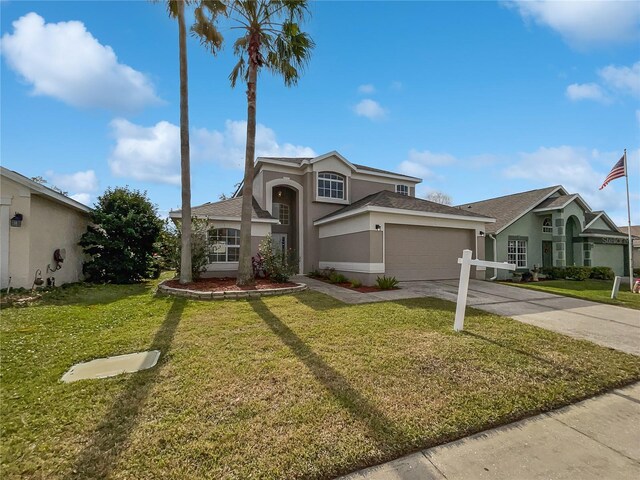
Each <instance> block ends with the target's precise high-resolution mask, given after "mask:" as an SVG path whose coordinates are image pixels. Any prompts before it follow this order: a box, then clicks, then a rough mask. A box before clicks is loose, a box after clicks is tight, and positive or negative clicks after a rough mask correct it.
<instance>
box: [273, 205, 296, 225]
mask: <svg viewBox="0 0 640 480" xmlns="http://www.w3.org/2000/svg"><path fill="white" fill-rule="evenodd" d="M271 213H272V215H273V217H274V218H277V219H278V220H279V221H280V225H289V223H290V218H291V214H290V211H289V205H287V204H286V203H274V204H273V212H271Z"/></svg>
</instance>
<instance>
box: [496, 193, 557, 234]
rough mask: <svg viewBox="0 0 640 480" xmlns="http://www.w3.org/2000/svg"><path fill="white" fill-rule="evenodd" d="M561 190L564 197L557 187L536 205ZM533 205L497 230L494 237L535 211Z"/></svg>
mask: <svg viewBox="0 0 640 480" xmlns="http://www.w3.org/2000/svg"><path fill="white" fill-rule="evenodd" d="M560 190H562V191H563V192H565V195H566V194H567V191H566V190H565V189H564V188H562V187H558V188H556V189H554V190H552V191H551V192H549V194H548V195H547V196H546V197H544V198H543V199H542V200H540V202H539V203H538V204H537V205H539V204H540V203H542V202H544V201H545V200H546V199H547V198H549V197H550V196H551V195H553V194H554V193H556V192H558V191H560ZM535 207H536V206H535V205H533V206H531V207H529V208H528V209H526V210H525V211H524V212H522V213H521V214H520V215H518V216H517V217H516V218H514V219H513V220H511V221H510V222H509V223H507V224H506V225H504V226H503V227H502V228H501V229H500V230H498V231H497V232H496V233H495V235H498V234H499V233H500V232H502V231H503V230H504V229H505V228H507V227H509V226H510V225H513V224H514V223H516V222H517V221H518V220H520V219H521V218H522V217H524V216H525V215H526V214H527V213H529V212H531V211H532V210H533V209H535Z"/></svg>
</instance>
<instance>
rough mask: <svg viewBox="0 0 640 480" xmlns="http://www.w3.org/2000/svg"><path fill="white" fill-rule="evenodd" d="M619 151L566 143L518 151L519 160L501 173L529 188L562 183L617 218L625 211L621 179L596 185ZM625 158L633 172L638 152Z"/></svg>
mask: <svg viewBox="0 0 640 480" xmlns="http://www.w3.org/2000/svg"><path fill="white" fill-rule="evenodd" d="M621 154H622V153H621V152H599V151H597V150H592V151H589V150H587V149H584V148H578V147H571V146H566V145H565V146H560V147H540V148H539V149H538V150H536V151H535V152H530V153H526V152H523V153H520V154H518V157H519V161H518V162H517V163H515V164H513V165H511V166H509V167H508V168H506V169H505V170H504V171H503V175H504V176H505V177H506V178H509V179H523V180H528V181H529V182H530V183H531V188H541V187H547V186H550V185H557V184H562V185H563V186H564V187H565V188H566V189H567V190H568V191H569V193H579V194H580V195H581V196H582V198H584V200H585V201H586V202H587V203H588V204H589V206H591V208H593V209H594V210H605V211H607V213H608V214H609V215H610V216H611V217H612V218H613V219H614V220H615V221H619V219H621V218H622V217H623V214H624V212H626V195H625V193H624V190H625V183H624V181H623V180H619V181H617V182H613V183H611V184H609V185H608V186H607V187H606V188H605V189H603V190H599V187H600V185H602V181H603V180H604V179H605V177H606V176H607V174H608V173H609V171H610V170H611V167H613V165H614V164H615V162H616V161H617V160H619V158H620V156H621ZM628 158H629V165H630V168H631V169H632V171H637V170H638V165H639V164H640V151H637V150H636V151H634V152H631V153H629V155H628ZM634 169H635V170H634Z"/></svg>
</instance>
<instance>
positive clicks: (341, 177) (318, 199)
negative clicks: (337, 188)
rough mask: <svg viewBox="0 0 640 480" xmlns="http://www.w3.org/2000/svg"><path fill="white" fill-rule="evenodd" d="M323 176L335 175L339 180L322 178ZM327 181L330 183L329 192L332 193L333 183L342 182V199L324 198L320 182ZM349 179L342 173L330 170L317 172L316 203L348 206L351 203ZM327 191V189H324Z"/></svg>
mask: <svg viewBox="0 0 640 480" xmlns="http://www.w3.org/2000/svg"><path fill="white" fill-rule="evenodd" d="M322 175H333V176H336V177H339V178H337V179H336V178H333V179H332V178H329V179H326V178H322ZM321 180H325V181H328V182H329V191H331V182H341V183H342V198H340V197H324V196H321V195H320V181H321ZM348 189H349V177H348V176H347V175H344V174H342V173H338V172H332V171H328V170H324V171H319V172H315V201H316V202H324V203H340V204H343V205H348V204H349V201H348V198H349V192H348ZM323 190H326V188H323Z"/></svg>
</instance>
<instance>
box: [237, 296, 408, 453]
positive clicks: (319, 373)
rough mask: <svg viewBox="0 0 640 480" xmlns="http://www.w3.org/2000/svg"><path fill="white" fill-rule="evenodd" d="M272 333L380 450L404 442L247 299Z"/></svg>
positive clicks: (262, 308) (365, 401)
mask: <svg viewBox="0 0 640 480" xmlns="http://www.w3.org/2000/svg"><path fill="white" fill-rule="evenodd" d="M249 303H250V305H251V307H252V308H253V310H254V311H255V312H256V313H257V314H258V315H259V316H260V318H262V320H263V321H264V322H265V323H266V324H267V326H268V327H269V328H270V329H271V331H272V332H273V333H275V334H276V335H277V336H278V337H280V339H281V340H282V342H283V343H284V344H285V345H287V346H288V347H289V348H290V349H291V351H292V352H293V353H294V354H295V355H296V357H298V359H299V360H300V361H301V362H302V363H304V365H305V366H306V367H307V368H308V369H309V371H310V372H311V374H312V375H313V376H314V377H315V378H316V379H317V380H318V381H319V382H320V383H321V384H322V385H323V386H324V387H325V388H326V389H327V390H328V391H329V392H330V393H331V394H332V395H333V396H334V398H335V399H336V400H337V401H338V402H339V403H340V405H342V406H343V407H344V408H345V409H346V410H347V411H348V412H349V414H350V415H351V416H353V417H354V418H355V419H357V420H358V421H360V422H362V423H363V424H364V425H365V426H366V427H367V428H368V429H369V431H370V434H371V437H372V438H373V439H374V440H375V442H376V443H377V444H378V447H379V449H380V451H381V452H382V454H383V455H384V454H388V453H392V452H397V451H398V449H399V448H400V447H401V446H403V445H406V444H407V443H408V439H406V438H405V437H404V435H403V434H402V433H401V432H400V431H399V428H398V427H397V426H395V425H394V423H393V422H392V421H391V419H389V418H388V417H387V416H386V415H385V414H384V413H383V412H382V411H381V410H379V409H378V408H377V407H376V406H375V405H374V404H373V403H371V402H370V401H369V400H368V399H367V398H366V397H364V396H363V395H362V394H361V393H360V392H358V391H357V390H356V389H355V388H354V387H353V386H352V385H351V384H350V383H349V381H348V380H347V379H346V378H345V377H344V376H343V375H341V374H340V372H338V371H337V370H336V369H335V368H333V367H332V366H331V365H329V364H328V363H327V362H325V360H324V359H323V358H322V357H321V356H320V355H318V354H317V353H316V352H314V351H313V350H312V349H311V347H309V345H307V344H306V343H305V342H304V341H303V340H302V339H301V338H300V337H298V336H297V335H296V334H295V332H293V330H291V329H290V328H289V327H288V326H287V325H286V324H285V323H284V322H283V321H282V320H280V319H279V318H278V317H277V316H276V315H274V314H273V313H272V312H271V311H270V310H269V308H268V307H267V306H266V305H265V304H264V303H263V302H262V300H260V299H258V300H253V301H250V302H249Z"/></svg>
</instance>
